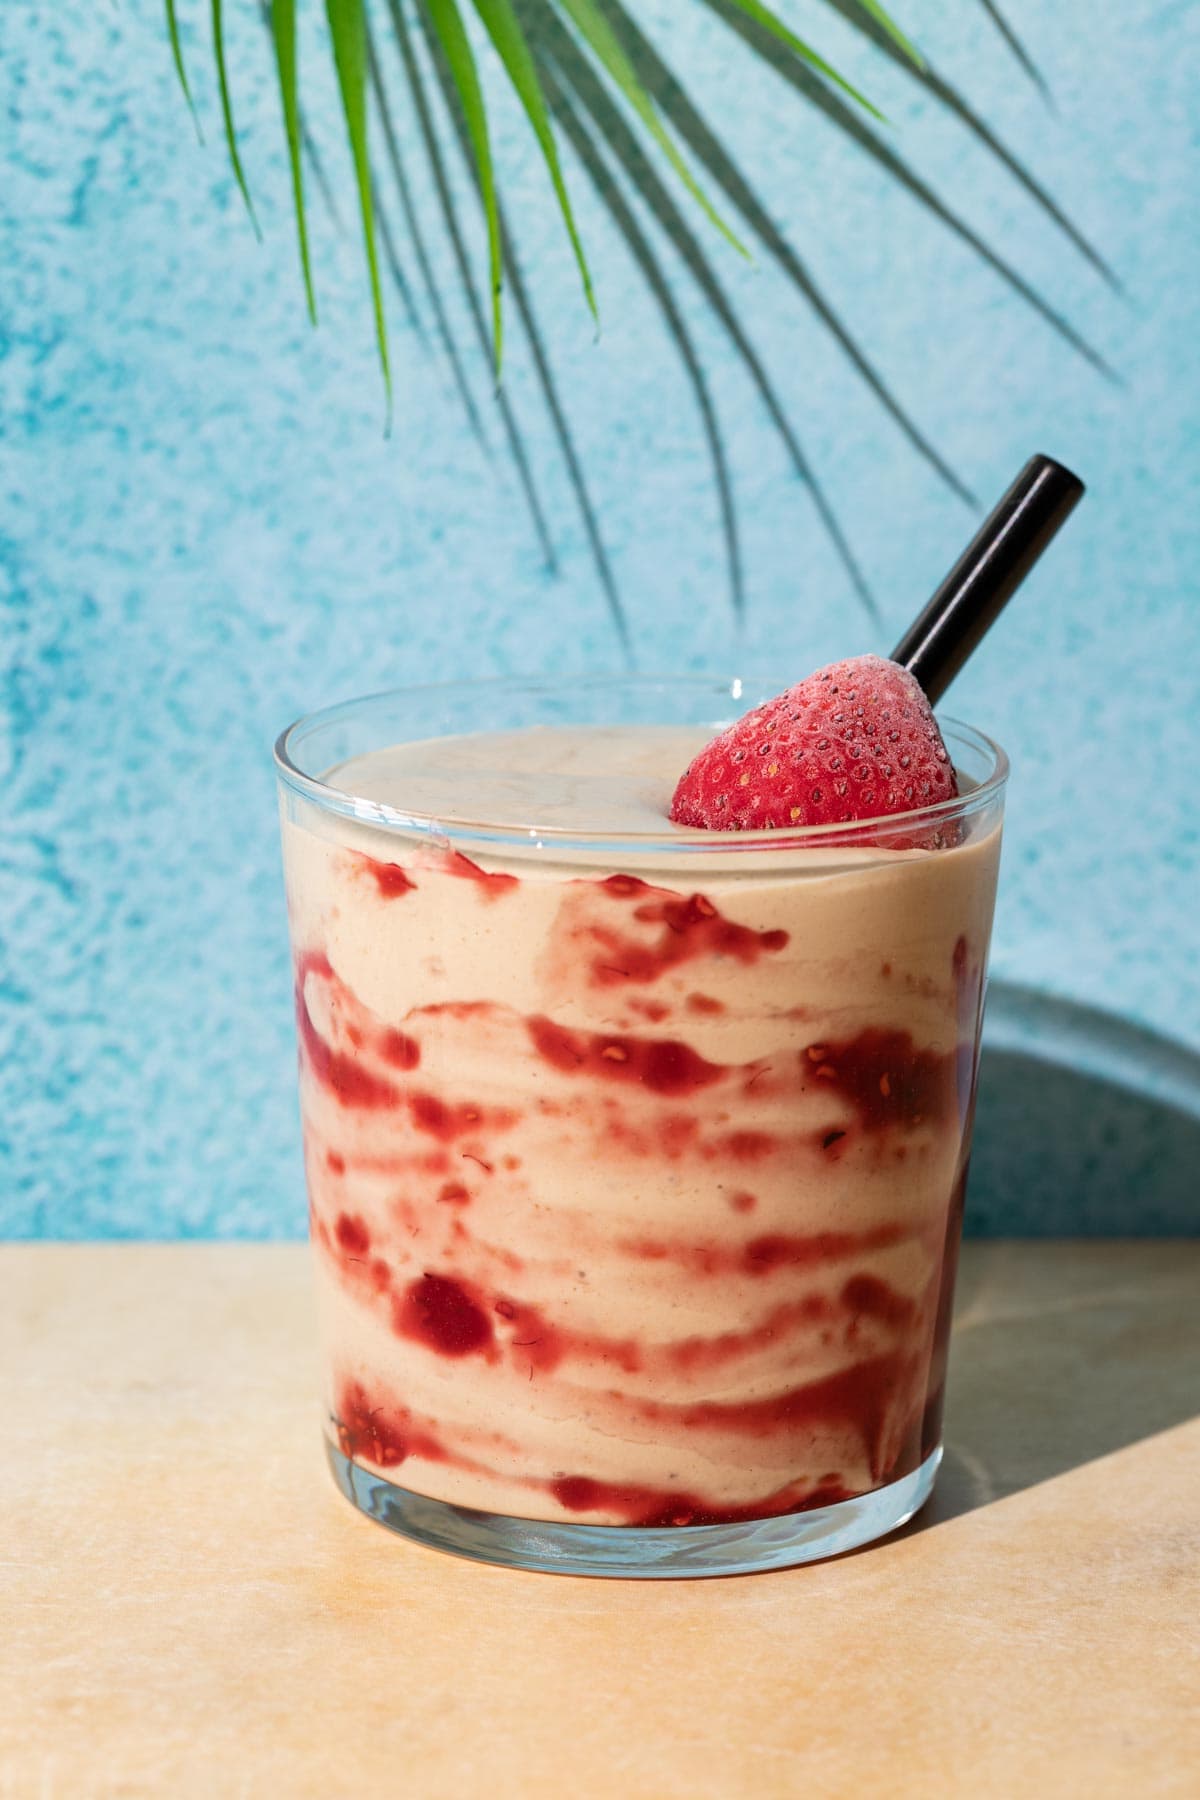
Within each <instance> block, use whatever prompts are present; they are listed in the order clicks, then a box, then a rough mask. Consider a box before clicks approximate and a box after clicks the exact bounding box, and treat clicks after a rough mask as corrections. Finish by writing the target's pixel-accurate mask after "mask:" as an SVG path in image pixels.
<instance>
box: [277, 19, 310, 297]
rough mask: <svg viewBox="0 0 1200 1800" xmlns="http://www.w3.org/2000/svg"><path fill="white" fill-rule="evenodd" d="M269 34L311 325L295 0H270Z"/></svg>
mask: <svg viewBox="0 0 1200 1800" xmlns="http://www.w3.org/2000/svg"><path fill="white" fill-rule="evenodd" d="M271 38H272V41H273V43H274V45H275V66H276V69H277V71H278V74H279V98H280V100H281V102H282V104H283V125H284V130H285V132H286V133H287V145H288V160H289V162H290V163H291V167H292V199H293V202H294V204H295V209H296V234H297V237H298V239H299V243H300V267H301V269H302V270H303V272H304V294H305V298H306V299H307V301H308V316H309V318H310V319H311V320H312V322H313V324H314V325H315V324H316V322H317V301H316V295H315V294H314V292H313V279H312V267H311V264H310V262H309V256H308V224H307V221H306V218H305V210H304V160H303V140H302V134H301V127H300V100H299V95H298V92H297V77H296V0H271Z"/></svg>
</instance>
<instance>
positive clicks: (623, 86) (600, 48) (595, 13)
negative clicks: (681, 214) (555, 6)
mask: <svg viewBox="0 0 1200 1800" xmlns="http://www.w3.org/2000/svg"><path fill="white" fill-rule="evenodd" d="M560 4H561V6H562V10H563V11H564V12H565V13H566V15H567V17H568V18H569V19H570V20H571V22H572V24H573V25H574V26H575V29H576V30H577V31H578V32H579V34H580V36H581V37H582V38H583V39H584V41H585V43H586V44H587V45H588V46H589V48H590V49H591V50H592V52H593V54H594V55H595V57H596V60H597V61H598V62H599V63H600V64H601V65H602V67H603V68H604V69H605V70H606V72H607V73H608V75H609V76H610V77H611V78H612V80H613V81H614V82H615V83H616V85H617V87H618V88H619V89H620V91H621V93H622V94H623V95H624V96H625V99H626V100H627V101H628V103H629V105H630V106H632V108H633V110H634V112H635V113H636V114H637V116H638V118H639V119H640V120H641V121H642V124H643V125H644V126H645V127H646V130H647V131H648V132H649V133H650V135H651V137H652V138H653V139H654V141H655V143H656V144H657V145H658V147H659V149H660V150H661V151H662V152H663V154H664V156H665V157H666V158H667V161H668V162H669V163H670V165H671V167H672V168H673V169H674V171H675V173H676V174H677V175H678V176H679V179H680V180H681V181H682V182H683V185H684V186H685V187H686V189H687V191H688V193H689V194H690V195H691V196H692V198H693V200H696V201H697V202H698V203H699V205H700V206H701V208H702V209H703V211H704V212H705V213H707V215H708V217H709V219H710V220H711V221H712V223H713V224H714V225H715V226H716V228H717V230H718V231H719V232H720V233H721V236H722V237H724V238H728V240H729V242H730V243H731V244H732V245H733V247H734V249H735V250H738V251H740V252H741V254H742V255H743V256H745V257H749V255H750V252H749V251H748V250H747V249H746V246H745V245H744V244H743V243H742V241H741V239H740V238H739V237H737V235H736V234H735V233H734V232H733V231H732V230H731V229H730V227H729V226H728V225H727V224H726V223H725V221H724V219H723V218H722V217H721V215H720V213H718V212H717V210H716V208H715V207H714V206H713V204H712V202H711V201H710V200H709V198H708V196H707V194H706V193H705V192H704V189H703V188H702V187H701V186H700V184H699V182H698V181H697V180H696V177H695V176H694V175H693V174H692V172H691V170H690V169H689V168H688V166H687V163H686V162H685V161H684V159H683V157H682V156H681V155H680V153H679V151H678V150H677V149H676V147H675V143H674V141H673V139H672V138H671V135H670V133H669V132H668V131H667V129H666V127H665V126H664V125H663V122H662V120H661V119H660V118H659V116H658V112H657V109H656V108H655V105H654V102H653V100H652V99H651V98H650V96H649V94H648V93H647V92H646V90H645V88H644V87H643V85H642V83H641V81H640V80H639V79H638V74H637V71H636V69H635V68H634V66H633V64H632V62H631V61H630V60H629V57H628V56H627V55H626V54H625V50H624V48H623V46H622V44H621V41H620V39H619V38H618V37H617V34H616V32H615V31H614V30H613V28H612V26H611V25H610V24H609V22H608V19H607V18H606V17H605V15H604V14H603V13H602V12H601V11H600V9H599V7H598V6H597V5H596V0H560Z"/></svg>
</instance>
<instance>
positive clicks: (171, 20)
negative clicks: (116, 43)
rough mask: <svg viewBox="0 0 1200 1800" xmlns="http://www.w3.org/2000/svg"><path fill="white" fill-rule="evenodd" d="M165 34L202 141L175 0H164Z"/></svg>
mask: <svg viewBox="0 0 1200 1800" xmlns="http://www.w3.org/2000/svg"><path fill="white" fill-rule="evenodd" d="M166 10H167V36H168V37H169V38H170V40H171V60H172V61H173V62H174V64H175V73H176V75H178V77H179V85H180V87H181V88H182V89H183V97H184V99H185V100H186V101H187V104H188V111H189V112H190V113H191V115H192V123H193V125H195V127H196V136H197V137H198V138H199V139H200V142H201V143H203V142H204V133H203V132H202V131H201V129H200V119H199V115H198V114H197V112H196V102H195V101H194V100H193V99H192V90H191V87H190V86H189V84H188V78H187V67H186V65H185V63H184V60H183V44H182V42H181V40H180V36H179V19H178V17H177V16H176V12H175V0H166Z"/></svg>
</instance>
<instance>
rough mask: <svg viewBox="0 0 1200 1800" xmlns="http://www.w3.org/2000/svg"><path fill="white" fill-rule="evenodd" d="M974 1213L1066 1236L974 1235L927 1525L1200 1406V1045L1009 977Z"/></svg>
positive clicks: (988, 1041) (984, 1079)
mask: <svg viewBox="0 0 1200 1800" xmlns="http://www.w3.org/2000/svg"><path fill="white" fill-rule="evenodd" d="M967 1230H968V1233H969V1234H971V1235H972V1236H974V1237H975V1238H976V1239H978V1238H985V1239H987V1238H999V1237H1002V1236H1003V1237H1008V1238H1011V1237H1013V1236H1014V1235H1019V1236H1024V1237H1025V1238H1026V1239H1027V1240H1028V1239H1030V1238H1032V1239H1035V1240H1036V1239H1041V1238H1045V1239H1049V1238H1056V1239H1058V1240H1059V1241H1056V1242H1045V1243H1035V1244H1034V1245H1033V1246H1032V1249H1033V1250H1034V1252H1035V1254H1034V1255H1033V1256H1031V1254H1030V1250H1031V1246H1030V1244H1029V1243H1028V1241H1027V1242H1025V1243H1024V1244H1014V1243H1011V1242H1010V1243H1003V1242H984V1243H979V1242H976V1243H975V1244H973V1245H971V1246H969V1247H968V1250H967V1253H966V1255H965V1256H964V1261H963V1265H962V1269H961V1272H960V1276H959V1284H958V1296H957V1306H956V1310H955V1326H954V1336H953V1340H952V1345H951V1355H950V1370H949V1381H948V1385H947V1401H946V1428H945V1440H946V1457H945V1461H944V1463H943V1466H942V1471H941V1474H940V1476H939V1480H938V1486H937V1489H936V1491H935V1493H934V1496H933V1498H932V1500H931V1501H930V1502H929V1504H928V1505H927V1506H926V1507H925V1508H924V1510H923V1511H922V1512H921V1513H920V1514H919V1516H918V1517H917V1519H915V1520H914V1521H913V1523H912V1525H910V1526H909V1527H908V1528H907V1529H908V1530H909V1531H920V1530H927V1529H929V1528H930V1527H931V1526H935V1525H937V1524H940V1523H942V1522H943V1521H944V1520H947V1519H951V1518H954V1517H956V1516H957V1515H959V1514H961V1513H964V1512H969V1511H972V1510H973V1509H974V1508H976V1507H979V1506H986V1505H988V1504H989V1503H990V1502H992V1501H994V1500H1000V1499H1004V1498H1005V1497H1006V1496H1007V1495H1009V1494H1013V1493H1017V1492H1019V1491H1020V1490H1021V1489H1024V1488H1029V1487H1033V1486H1035V1485H1036V1484H1037V1483H1039V1482H1043V1481H1049V1480H1051V1479H1053V1477H1055V1476H1056V1475H1062V1474H1065V1473H1066V1472H1067V1471H1068V1470H1071V1469H1075V1468H1079V1467H1081V1466H1082V1465H1083V1464H1085V1463H1088V1462H1092V1461H1094V1460H1095V1459H1096V1458H1097V1457H1102V1456H1107V1455H1109V1454H1111V1453H1112V1452H1114V1451H1116V1450H1121V1449H1124V1448H1125V1447H1126V1446H1127V1445H1130V1444H1134V1443H1137V1442H1139V1441H1141V1440H1142V1439H1144V1438H1147V1437H1151V1436H1153V1435H1154V1434H1155V1433H1156V1432H1160V1431H1166V1430H1169V1429H1170V1428H1171V1427H1172V1426H1175V1425H1179V1424H1182V1423H1184V1422H1185V1421H1186V1420H1188V1419H1190V1418H1192V1417H1194V1416H1195V1415H1196V1414H1197V1412H1198V1411H1200V1056H1197V1055H1196V1054H1195V1053H1193V1052H1192V1051H1190V1050H1188V1049H1187V1048H1186V1047H1184V1046H1182V1045H1179V1044H1175V1043H1172V1042H1171V1041H1169V1040H1168V1039H1164V1038H1160V1037H1157V1036H1155V1035H1154V1034H1153V1033H1151V1032H1147V1031H1143V1030H1141V1029H1140V1028H1138V1027H1136V1026H1132V1025H1129V1024H1128V1023H1126V1022H1125V1021H1123V1020H1120V1019H1117V1018H1113V1017H1111V1016H1109V1015H1108V1014H1106V1013H1103V1012H1099V1011H1096V1010H1095V1009H1092V1008H1088V1007H1081V1006H1075V1005H1072V1004H1070V1003H1066V1002H1062V1001H1057V1000H1053V999H1050V998H1048V997H1047V996H1046V995H1043V994H1037V993H1034V992H1032V991H1029V990H1025V989H1020V988H1014V987H1005V986H1003V985H999V984H998V985H997V986H996V987H995V988H994V989H993V993H992V996H991V999H990V1000H989V1010H988V1030H987V1032H986V1033H985V1048H984V1055H983V1060H982V1065H981V1073H980V1099H979V1112H978V1119H977V1124H976V1132H975V1149H974V1154H973V1157H972V1170H971V1182H970V1188H969V1192H968V1198H967ZM1066 1237H1071V1238H1074V1239H1075V1241H1073V1242H1063V1241H1061V1240H1062V1239H1063V1238H1066ZM1103 1237H1107V1238H1110V1239H1111V1238H1113V1237H1118V1238H1122V1239H1125V1240H1128V1241H1125V1242H1123V1243H1121V1244H1120V1246H1119V1247H1114V1245H1112V1244H1111V1243H1103V1242H1098V1241H1097V1240H1098V1239H1100V1238H1103ZM1166 1238H1170V1239H1173V1240H1181V1239H1182V1240H1188V1239H1191V1240H1193V1241H1183V1242H1178V1241H1173V1242H1164V1241H1162V1240H1163V1239H1166ZM1155 1240H1158V1241H1155Z"/></svg>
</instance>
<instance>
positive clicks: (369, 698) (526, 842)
mask: <svg viewBox="0 0 1200 1800" xmlns="http://www.w3.org/2000/svg"><path fill="white" fill-rule="evenodd" d="M633 687H645V688H667V689H670V690H672V691H673V692H675V693H686V692H688V691H691V692H693V693H699V692H709V693H711V694H712V695H713V696H714V698H715V697H716V696H718V695H721V694H723V695H724V696H725V697H726V698H727V699H728V700H729V701H732V702H734V703H735V704H736V703H737V702H739V701H741V700H742V699H743V698H744V695H745V693H746V691H747V690H750V691H758V690H759V689H761V690H762V691H763V692H765V693H768V694H769V693H770V691H771V689H772V683H771V682H770V680H761V679H754V678H752V677H745V676H733V677H728V676H726V677H722V676H715V675H660V674H654V673H646V674H642V673H640V672H639V673H635V674H591V675H563V676H508V675H504V676H492V677H486V678H483V679H479V680H465V681H440V682H408V683H405V684H403V685H401V686H398V687H391V688H382V689H380V690H378V691H377V692H376V693H372V694H361V695H358V696H357V697H356V698H354V699H351V700H341V701H336V702H335V703H334V704H333V705H332V706H325V707H318V708H317V709H316V710H315V711H313V712H309V713H303V714H301V716H300V717H299V718H297V719H294V720H293V721H292V723H291V724H290V725H287V726H285V727H284V729H283V730H282V731H281V732H280V733H279V736H278V737H277V738H276V740H275V745H274V761H275V768H276V773H277V775H278V778H279V780H280V781H281V782H282V783H283V785H284V786H286V787H288V788H290V789H291V790H292V792H293V793H296V794H299V795H300V796H301V797H302V798H304V799H306V800H309V801H311V802H312V804H313V805H315V806H318V807H320V808H321V809H322V810H323V811H325V812H335V813H338V814H340V815H341V816H342V817H343V818H347V819H352V820H354V821H356V822H357V823H358V824H361V825H368V826H372V827H374V828H376V829H379V830H383V831H391V832H394V833H396V834H397V835H398V836H403V837H409V838H411V837H414V836H416V837H425V838H431V839H436V840H443V841H444V840H446V839H449V838H453V839H455V840H462V841H466V842H470V843H474V844H476V845H479V846H480V847H482V848H485V849H486V848H488V847H494V848H496V849H502V848H504V847H509V848H517V847H521V848H524V849H526V850H528V849H531V848H541V847H543V846H544V847H546V848H548V849H549V848H557V849H564V850H565V849H573V848H575V849H580V850H591V851H596V850H601V849H604V850H617V849H619V848H621V847H622V846H628V847H629V848H630V849H631V850H634V851H636V852H637V853H638V854H641V855H645V854H648V853H654V852H661V853H663V854H669V855H672V856H674V855H680V854H683V855H686V854H688V853H697V852H705V851H706V852H707V853H708V854H709V855H712V854H714V853H718V854H724V853H728V852H742V853H744V852H747V851H751V850H759V851H762V850H773V851H780V850H788V849H792V848H798V847H800V846H803V845H813V844H817V845H825V846H828V847H831V848H837V849H841V848H843V847H852V846H853V845H854V844H856V843H860V842H861V841H862V840H863V839H870V840H872V841H871V843H870V844H869V845H868V846H864V847H869V848H874V849H879V848H883V849H886V848H887V845H886V843H885V844H883V845H880V844H879V841H878V840H879V837H880V835H881V834H886V835H887V836H893V835H894V836H901V835H904V834H907V833H909V832H911V831H913V830H914V829H915V828H918V827H927V826H930V825H936V824H938V823H941V822H944V821H949V820H959V819H965V818H969V817H971V816H972V815H973V814H975V813H977V812H981V811H982V810H983V809H984V808H985V807H987V806H989V805H990V804H991V803H992V802H993V801H994V800H996V799H997V798H998V797H999V795H1000V794H1001V793H1002V792H1003V789H1004V786H1005V784H1006V782H1007V780H1008V777H1009V772H1010V765H1009V760H1008V756H1007V754H1006V753H1005V751H1004V750H1003V748H1002V747H1001V745H999V744H998V743H997V742H996V741H995V739H994V738H991V737H989V736H988V735H987V733H986V732H983V731H980V730H978V729H977V727H975V726H974V725H969V724H967V723H966V722H965V721H964V720H961V719H955V718H952V717H950V716H948V715H945V716H944V715H940V714H939V715H938V724H939V726H940V727H941V730H942V732H943V735H945V734H946V733H949V734H950V736H951V737H954V738H957V739H958V741H959V742H960V743H963V744H966V745H969V746H970V747H971V748H972V749H974V750H976V751H979V752H982V754H983V755H984V756H985V757H986V758H987V759H988V761H989V762H990V767H989V769H988V772H987V773H986V774H985V775H984V777H983V779H982V780H981V781H980V782H979V783H978V784H977V785H976V786H974V787H972V789H971V790H970V792H969V793H966V794H959V795H956V796H954V797H953V798H951V799H949V800H938V801H934V802H932V803H931V804H929V805H926V806H917V807H912V808H910V809H909V810H908V811H907V812H901V813H876V814H873V815H872V816H871V817H870V818H866V819H855V820H853V821H851V822H849V823H841V824H828V825H798V826H773V827H764V828H760V829H759V830H757V831H706V830H703V829H700V828H698V827H687V826H677V825H672V824H671V823H670V821H669V820H666V819H664V821H663V826H664V828H663V829H661V830H660V829H655V830H650V831H613V830H611V829H608V830H598V831H587V830H583V831H581V830H579V829H578V828H576V827H575V826H566V825H497V824H490V823H488V821H487V820H485V819H449V820H448V819H444V818H442V817H440V816H438V815H437V814H434V813H422V812H405V811H403V810H402V809H400V808H399V807H394V806H390V805H388V804H387V803H386V802H385V801H382V800H368V799H366V798H365V797H363V796H362V795H358V794H354V793H352V792H351V791H350V790H349V789H348V788H344V787H338V786H337V785H336V783H334V782H331V781H326V780H323V779H321V778H320V777H318V776H315V775H309V774H307V773H306V772H305V771H304V770H303V769H302V768H300V766H299V764H298V762H297V761H296V758H295V754H294V748H295V746H294V740H295V739H296V737H297V736H298V735H299V734H301V733H304V732H307V731H310V730H313V729H315V728H317V727H319V726H322V725H331V724H336V723H337V722H338V721H339V720H341V719H350V718H352V717H353V716H354V715H355V714H356V713H358V712H361V711H362V710H364V709H365V708H368V707H376V706H379V705H381V704H383V703H385V702H390V701H403V700H404V699H406V698H416V697H418V696H420V697H422V698H424V699H428V698H430V697H431V696H432V697H435V698H436V697H437V696H444V697H445V698H446V699H450V698H451V697H452V696H454V695H461V696H463V697H464V698H466V697H469V696H472V695H474V696H478V697H479V698H480V699H481V700H482V699H483V698H484V697H486V696H487V695H488V694H497V695H498V694H512V695H515V694H533V695H536V694H537V693H539V692H541V693H558V692H562V691H565V690H568V689H569V690H570V691H571V692H576V693H578V692H585V693H586V692H596V691H603V690H605V689H611V688H626V689H628V688H633ZM758 704H761V702H759V703H758ZM585 722H586V721H585ZM593 722H594V723H603V721H593ZM512 729H514V730H519V729H520V727H513V728H512ZM397 741H403V740H397ZM411 741H415V742H419V741H421V740H411ZM383 747H384V746H382V745H381V746H379V748H383ZM951 760H952V761H953V758H952V759H951Z"/></svg>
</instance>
